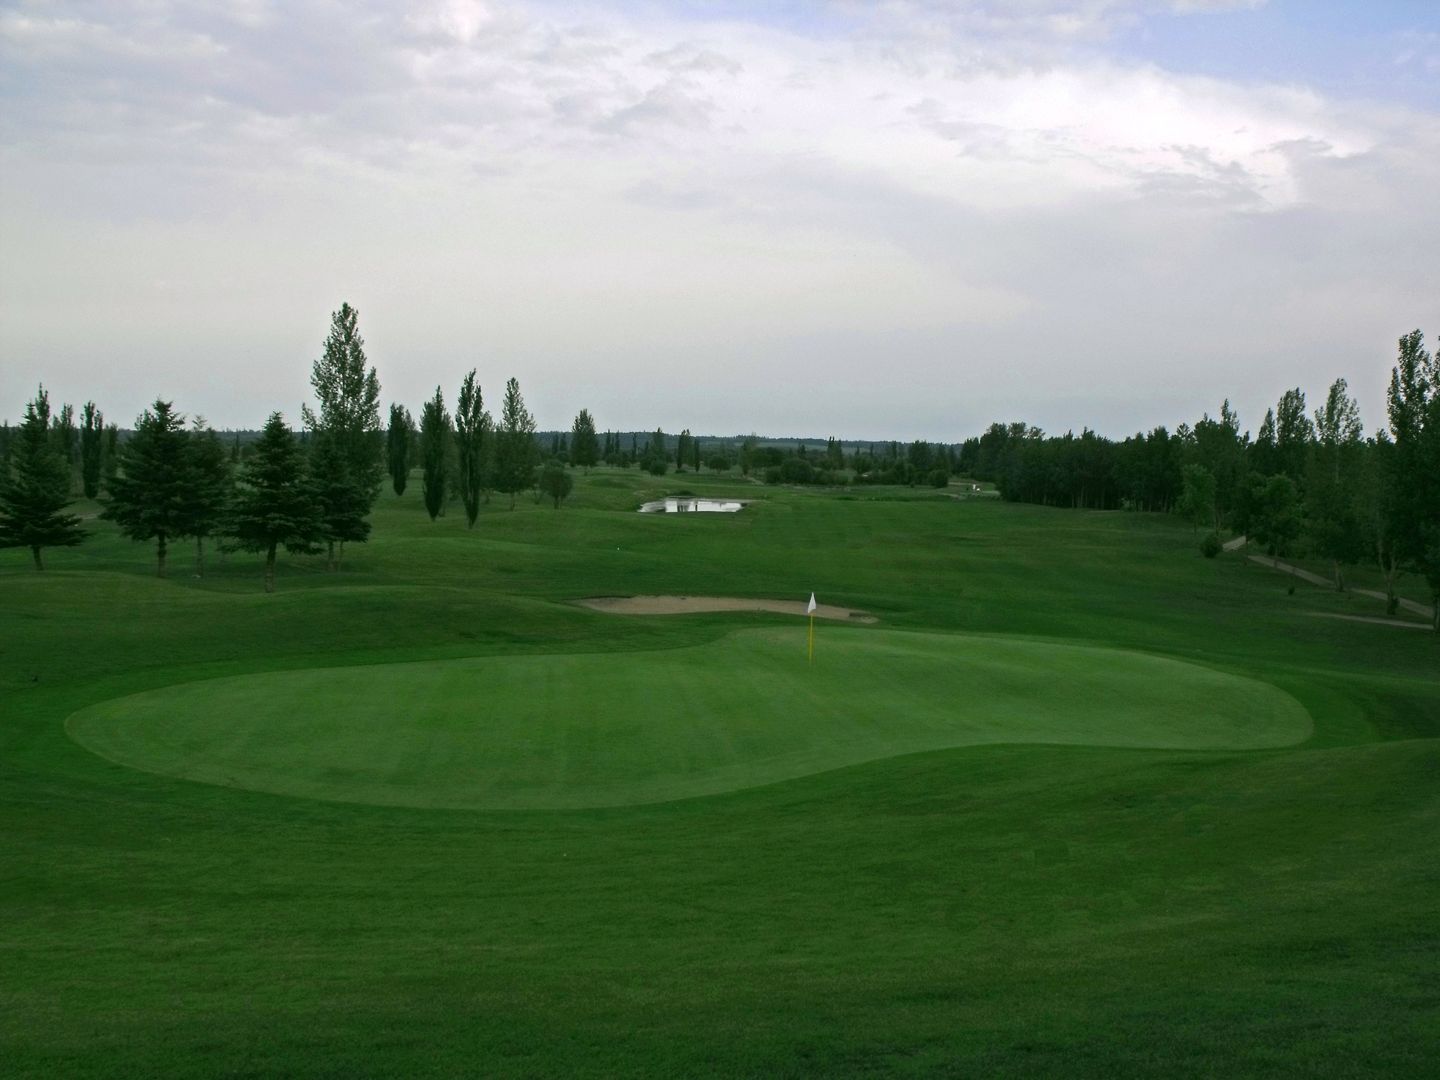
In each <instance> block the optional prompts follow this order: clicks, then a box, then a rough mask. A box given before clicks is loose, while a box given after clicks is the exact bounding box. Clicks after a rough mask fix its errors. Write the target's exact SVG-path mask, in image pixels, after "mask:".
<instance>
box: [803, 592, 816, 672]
mask: <svg viewBox="0 0 1440 1080" xmlns="http://www.w3.org/2000/svg"><path fill="white" fill-rule="evenodd" d="M816 606H817V605H816V603H815V594H814V593H813V592H812V593H811V594H810V603H808V604H806V605H805V614H806V615H809V616H810V648H809V652H808V654H807V655H808V659H809V660H810V662H811V663H812V664H813V663H814V662H815V608H816Z"/></svg>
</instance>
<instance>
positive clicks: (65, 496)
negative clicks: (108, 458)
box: [0, 386, 85, 570]
mask: <svg viewBox="0 0 1440 1080" xmlns="http://www.w3.org/2000/svg"><path fill="white" fill-rule="evenodd" d="M69 504H70V470H69V469H68V468H67V467H66V465H65V462H64V461H62V460H61V458H60V455H59V454H58V453H57V452H56V451H55V448H54V447H53V446H52V445H51V438H50V398H49V396H48V395H47V394H46V393H45V388H44V387H43V386H42V387H40V389H39V391H38V392H37V393H36V395H35V399H34V400H33V401H30V402H27V403H26V405H25V419H24V420H23V421H21V423H20V426H19V428H18V429H17V430H16V431H15V432H14V434H13V436H12V438H11V440H10V447H9V454H8V456H7V458H6V461H5V464H4V465H3V466H0V548H7V547H25V548H29V549H30V554H31V556H32V557H33V558H34V560H35V569H36V570H44V569H45V563H44V561H43V560H42V559H41V557H40V552H41V549H43V548H47V547H74V546H75V545H76V544H78V543H80V542H81V541H82V540H84V539H85V531H84V530H83V529H81V528H80V519H79V518H78V517H76V516H75V515H74V514H66V513H62V511H63V510H64V509H65V507H66V506H68V505H69Z"/></svg>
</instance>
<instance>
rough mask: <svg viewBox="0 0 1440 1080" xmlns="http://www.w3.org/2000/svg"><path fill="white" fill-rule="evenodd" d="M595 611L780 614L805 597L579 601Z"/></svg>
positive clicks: (846, 613)
mask: <svg viewBox="0 0 1440 1080" xmlns="http://www.w3.org/2000/svg"><path fill="white" fill-rule="evenodd" d="M577 603H580V604H583V605H585V606H586V607H588V608H594V609H595V610H596V611H610V612H614V613H616V614H619V615H685V614H689V613H690V612H695V611H774V612H778V613H779V614H781V615H804V614H805V605H806V601H804V600H754V599H744V598H742V597H738V596H589V597H586V598H585V599H583V600H579V601H577ZM815 617H816V618H818V619H843V620H846V621H849V622H863V623H873V622H875V621H876V619H875V616H873V615H869V614H867V613H865V612H863V611H856V610H855V609H854V608H844V607H835V606H834V605H833V604H817V605H816V607H815Z"/></svg>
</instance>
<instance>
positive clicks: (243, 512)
mask: <svg viewBox="0 0 1440 1080" xmlns="http://www.w3.org/2000/svg"><path fill="white" fill-rule="evenodd" d="M322 515H323V508H322V506H321V504H320V499H319V497H318V496H317V495H316V493H315V489H314V485H313V484H312V483H311V481H310V477H309V476H308V475H307V474H306V471H305V461H304V457H303V455H302V454H301V452H300V447H299V445H298V444H297V442H296V439H295V436H294V435H293V434H292V433H291V432H290V429H289V428H287V427H286V426H285V420H284V418H283V417H282V416H281V415H280V414H279V413H278V412H275V413H271V414H270V418H269V420H267V421H266V422H265V430H264V431H263V432H261V434H260V439H259V441H258V442H256V443H255V444H254V446H253V447H252V448H251V451H250V454H249V456H248V457H247V458H246V461H245V467H244V469H243V470H242V471H241V474H240V483H239V486H238V489H237V491H236V497H235V517H234V521H233V524H232V528H233V531H234V536H235V546H236V547H237V548H239V549H240V550H242V551H259V552H264V554H265V591H266V592H267V593H273V592H274V591H275V554H276V551H277V550H278V549H279V548H280V547H281V546H283V547H284V548H285V550H286V551H289V552H291V553H292V554H296V555H313V554H315V553H316V552H318V551H320V550H321V548H320V542H321V541H322V540H323V539H324V538H325V534H326V533H325V522H324V519H323V516H322Z"/></svg>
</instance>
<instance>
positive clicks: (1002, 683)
mask: <svg viewBox="0 0 1440 1080" xmlns="http://www.w3.org/2000/svg"><path fill="white" fill-rule="evenodd" d="M68 729H69V731H70V733H71V734H72V736H73V737H74V738H75V739H76V740H77V741H79V742H80V743H81V744H82V745H84V746H86V747H88V748H89V749H91V750H92V751H94V752H95V753H97V754H100V755H101V756H103V757H105V758H108V759H110V760H112V761H115V762H118V763H120V764H124V765H127V766H131V767H134V768H139V769H144V770H147V771H151V772H157V773H161V774H165V775H172V776H178V777H183V778H186V779H192V780H198V781H202V782H206V783H212V784H225V785H231V786H235V787H240V788H247V789H253V790H258V791H265V792H271V793H276V794H285V795H298V796H303V797H307V798H316V799H326V800H337V801H343V802H362V803H374V804H380V805H395V806H417V807H447V808H457V809H560V808H579V807H599V806H621V805H632V804H638V803H648V802H660V801H666V800H670V799H680V798H688V797H694V796H700V795H713V794H719V793H722V792H727V791H733V790H737V789H740V788H746V787H753V786H756V785H760V784H767V783H774V782H776V781H780V780H787V779H793V778H795V777H800V776H805V775H809V774H813V773H817V772H824V771H827V770H830V769H836V768H841V767H844V766H848V765H855V764H859V763H862V762H866V761H873V760H876V759H880V758H886V757H893V756H897V755H900V754H908V753H915V752H919V751H927V750H940V749H947V748H952V747H959V746H971V745H982V744H994V743H1055V744H1067V745H1095V746H1111V747H1151V748H1160V749H1186V750H1200V749H1226V750H1249V749H1260V748H1267V747H1277V746H1285V745H1291V744H1294V743H1297V742H1300V741H1302V740H1304V739H1305V738H1307V737H1308V736H1309V735H1310V733H1311V730H1312V725H1311V720H1310V716H1309V714H1308V713H1307V712H1306V711H1305V709H1304V708H1303V707H1302V706H1301V705H1300V704H1299V703H1298V702H1297V701H1296V700H1295V699H1294V698H1292V697H1290V696H1289V695H1287V694H1285V693H1284V692H1283V691H1281V690H1279V689H1277V688H1275V687H1273V686H1270V685H1268V684H1266V683H1264V682H1261V681H1258V680H1255V679H1249V678H1241V677H1238V676H1235V675H1231V674H1226V673H1223V672H1219V671H1215V670H1212V669H1209V668H1204V667H1200V666H1198V665H1194V664H1188V663H1183V662H1180V661H1175V660H1168V659H1164V658H1160V657H1154V656H1149V655H1144V654H1139V653H1134V652H1128V651H1124V650H1117V649H1104V648H1094V647H1087V646H1074V645H1060V644H1052V643H1043V642H1033V641H1023V640H1014V639H1001V638H988V637H977V636H961V635H945V634H923V633H912V632H903V631H884V630H864V631H860V630H851V629H845V630H838V629H837V630H834V631H833V632H830V633H823V634H822V635H821V641H820V645H819V648H818V650H817V657H816V660H815V662H814V663H813V664H811V663H808V662H807V661H806V658H805V636H804V629H803V628H802V627H777V628H766V629H747V630H741V631H736V632H733V633H731V634H729V635H727V636H725V637H724V638H722V639H721V640H719V641H717V642H715V643H712V644H707V645H703V646H692V647H687V648H679V649H672V650H661V651H646V652H633V653H624V654H610V655H604V654H584V655H568V654H550V655H543V656H541V655H529V656H526V655H520V656H508V657H476V658H468V659H460V660H437V661H430V662H425V663H401V664H386V665H379V666H372V667H363V668H355V667H346V668H316V669H310V670H299V671H294V670H292V671H283V672H272V673H265V674H256V675H247V676H239V677H234V678H223V679H213V680H207V681H203V682H193V683H185V684H179V685H175V686H170V687H165V688H161V689H158V690H154V691H149V692H146V693H143V694H137V695H133V696H129V697H125V698H120V699H116V700H112V701H108V702H103V703H101V704H99V705H96V706H92V707H90V708H87V709H84V710H82V711H80V712H78V713H76V714H74V715H73V716H72V717H71V718H70V720H69V722H68Z"/></svg>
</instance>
